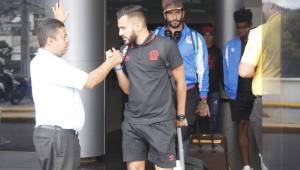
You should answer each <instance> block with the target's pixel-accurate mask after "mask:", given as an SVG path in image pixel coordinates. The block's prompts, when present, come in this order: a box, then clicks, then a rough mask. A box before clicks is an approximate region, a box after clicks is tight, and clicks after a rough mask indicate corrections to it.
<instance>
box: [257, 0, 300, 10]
mask: <svg viewBox="0 0 300 170" xmlns="http://www.w3.org/2000/svg"><path fill="white" fill-rule="evenodd" d="M268 2H269V3H273V4H275V5H277V6H279V7H281V8H286V9H299V8H300V1H299V0H262V3H268Z"/></svg>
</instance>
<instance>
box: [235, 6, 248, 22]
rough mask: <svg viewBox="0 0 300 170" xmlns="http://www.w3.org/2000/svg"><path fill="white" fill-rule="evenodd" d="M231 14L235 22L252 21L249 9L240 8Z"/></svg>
mask: <svg viewBox="0 0 300 170" xmlns="http://www.w3.org/2000/svg"><path fill="white" fill-rule="evenodd" d="M233 16H234V21H235V23H240V22H248V23H251V22H252V12H251V10H250V9H245V8H240V9H239V10H237V11H235V12H234V15H233Z"/></svg>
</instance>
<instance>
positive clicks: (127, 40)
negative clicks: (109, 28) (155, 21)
mask: <svg viewBox="0 0 300 170" xmlns="http://www.w3.org/2000/svg"><path fill="white" fill-rule="evenodd" d="M122 38H123V41H124V44H126V45H128V44H132V43H135V42H136V39H137V35H136V33H135V32H132V33H131V35H130V36H129V37H125V36H123V37H122Z"/></svg>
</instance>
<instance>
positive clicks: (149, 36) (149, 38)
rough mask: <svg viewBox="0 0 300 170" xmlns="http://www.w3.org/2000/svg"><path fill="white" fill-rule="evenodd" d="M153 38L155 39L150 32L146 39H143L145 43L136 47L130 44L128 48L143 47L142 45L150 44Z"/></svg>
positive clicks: (134, 44)
mask: <svg viewBox="0 0 300 170" xmlns="http://www.w3.org/2000/svg"><path fill="white" fill-rule="evenodd" d="M154 38H155V34H154V33H153V32H150V33H149V35H148V37H147V38H146V39H145V41H144V42H143V43H142V44H139V45H138V44H136V43H132V44H129V45H128V46H129V47H131V48H134V47H138V46H144V45H147V44H149V43H150V42H152V40H154Z"/></svg>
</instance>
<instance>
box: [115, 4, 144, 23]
mask: <svg viewBox="0 0 300 170" xmlns="http://www.w3.org/2000/svg"><path fill="white" fill-rule="evenodd" d="M125 15H127V16H128V17H129V18H132V17H138V18H140V19H142V20H143V21H144V22H145V23H146V17H145V13H144V9H143V7H142V6H141V5H128V6H125V7H123V8H121V9H120V10H118V11H117V13H116V17H117V19H120V18H121V17H122V16H125Z"/></svg>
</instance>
